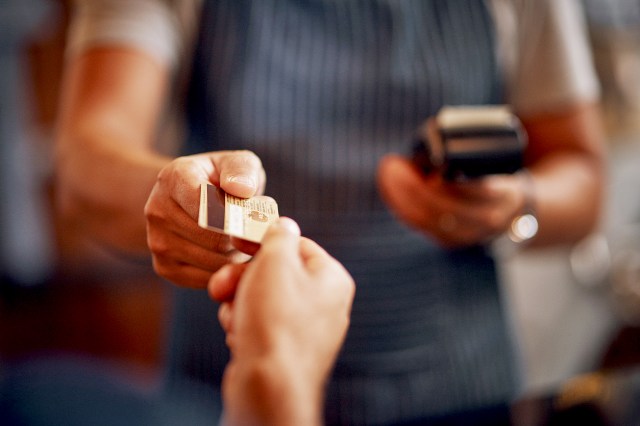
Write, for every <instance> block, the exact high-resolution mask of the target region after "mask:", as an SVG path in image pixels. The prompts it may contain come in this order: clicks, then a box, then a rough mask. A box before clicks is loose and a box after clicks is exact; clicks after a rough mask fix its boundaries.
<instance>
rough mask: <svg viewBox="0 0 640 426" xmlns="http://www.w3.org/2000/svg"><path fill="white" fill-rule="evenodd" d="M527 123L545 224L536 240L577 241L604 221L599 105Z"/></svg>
mask: <svg viewBox="0 0 640 426" xmlns="http://www.w3.org/2000/svg"><path fill="white" fill-rule="evenodd" d="M525 123H526V127H527V131H528V132H529V138H530V144H529V145H530V147H531V148H530V150H529V153H528V166H529V169H530V170H531V174H532V176H533V204H534V208H535V210H536V214H537V216H538V220H539V224H540V229H539V232H538V235H537V236H536V238H535V240H534V241H533V243H534V245H545V244H562V243H572V242H575V241H577V240H579V239H581V238H582V237H585V236H586V235H588V234H589V233H590V232H592V231H593V230H594V228H595V227H597V226H598V224H599V221H600V218H601V214H602V211H603V206H604V191H605V181H606V171H605V164H606V161H605V160H606V146H605V142H604V138H605V136H604V131H603V128H602V124H601V119H600V111H599V108H598V106H597V105H595V104H583V105H577V106H575V107H574V108H571V109H569V110H567V111H566V112H564V113H558V114H549V115H545V116H540V117H537V118H534V119H532V120H526V121H525Z"/></svg>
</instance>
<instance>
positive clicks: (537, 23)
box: [486, 0, 599, 112]
mask: <svg viewBox="0 0 640 426" xmlns="http://www.w3.org/2000/svg"><path fill="white" fill-rule="evenodd" d="M486 2H487V4H488V5H489V7H490V10H491V11H492V15H493V17H494V20H495V23H496V30H497V43H498V49H499V52H500V55H501V57H500V61H501V62H502V64H503V65H504V67H503V68H504V71H505V78H506V82H507V96H508V101H509V102H511V103H512V104H514V107H515V108H516V109H518V110H525V111H527V112H528V111H536V112H537V111H541V110H548V109H552V108H557V107H558V106H559V105H564V104H573V103H581V102H590V101H594V100H596V99H597V98H598V96H599V84H598V80H597V77H596V75H595V70H594V67H593V59H592V56H591V46H590V44H589V39H588V35H587V24H586V18H585V14H584V10H583V9H582V3H581V2H580V1H579V0H486Z"/></svg>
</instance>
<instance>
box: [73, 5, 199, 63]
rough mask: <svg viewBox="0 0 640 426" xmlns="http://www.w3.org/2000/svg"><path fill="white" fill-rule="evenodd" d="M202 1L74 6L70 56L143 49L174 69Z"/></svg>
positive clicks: (195, 21) (195, 24)
mask: <svg viewBox="0 0 640 426" xmlns="http://www.w3.org/2000/svg"><path fill="white" fill-rule="evenodd" d="M200 3H201V0H91V1H76V2H74V3H73V9H72V21H71V26H70V28H69V34H68V43H67V54H68V55H74V54H78V53H80V52H82V51H83V50H85V49H88V48H90V47H95V46H105V45H111V46H113V45H124V46H128V47H132V48H137V49H141V50H143V51H144V52H146V53H148V54H150V55H151V56H153V57H154V58H156V59H157V60H158V61H160V62H162V63H165V64H168V65H170V66H175V64H176V63H177V62H178V60H179V58H180V56H181V55H182V51H183V50H184V49H185V45H186V43H187V42H188V41H190V39H189V37H190V35H191V33H192V32H193V28H195V27H196V26H197V20H196V16H197V14H198V8H199V6H200Z"/></svg>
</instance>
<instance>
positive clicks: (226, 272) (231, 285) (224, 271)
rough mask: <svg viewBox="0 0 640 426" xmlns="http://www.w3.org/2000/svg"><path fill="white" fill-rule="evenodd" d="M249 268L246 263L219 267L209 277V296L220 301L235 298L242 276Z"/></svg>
mask: <svg viewBox="0 0 640 426" xmlns="http://www.w3.org/2000/svg"><path fill="white" fill-rule="evenodd" d="M246 268H247V264H246V263H240V264H233V265H231V264H230V265H225V266H223V267H222V268H220V269H218V270H217V271H216V272H215V273H214V274H213V275H212V276H211V278H210V279H209V285H208V291H209V296H211V298H213V299H214V300H217V301H218V302H225V301H228V300H231V299H233V297H234V296H235V293H236V290H237V288H238V282H240V277H241V276H242V274H243V273H244V271H245V269H246Z"/></svg>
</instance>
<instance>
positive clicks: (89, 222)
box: [56, 47, 169, 254]
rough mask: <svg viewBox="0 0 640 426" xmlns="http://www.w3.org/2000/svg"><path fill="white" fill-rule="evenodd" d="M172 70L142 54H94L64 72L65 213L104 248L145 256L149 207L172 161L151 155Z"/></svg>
mask: <svg viewBox="0 0 640 426" xmlns="http://www.w3.org/2000/svg"><path fill="white" fill-rule="evenodd" d="M167 86H168V69H167V67H166V66H164V65H162V64H160V63H158V62H157V61H155V60H154V59H153V58H152V57H150V56H149V55H147V54H145V53H144V52H141V51H137V50H134V49H128V48H125V47H109V48H95V49H91V50H88V51H87V52H85V53H83V54H82V55H79V56H77V57H74V58H72V59H71V60H70V62H69V64H68V65H67V68H66V70H65V77H64V79H63V84H62V98H61V104H60V114H59V117H58V123H57V132H56V163H57V164H56V169H57V185H56V190H57V192H58V194H57V195H58V199H59V205H60V207H61V212H62V213H63V214H64V215H65V216H66V217H67V218H68V219H70V220H73V221H74V223H76V224H78V225H79V226H80V227H81V228H82V229H83V231H86V232H87V233H88V234H89V235H90V236H91V237H93V238H95V239H97V240H98V241H99V242H101V243H105V244H107V245H109V246H112V247H115V248H117V249H119V250H124V251H126V252H129V253H135V254H142V253H144V254H146V253H148V249H147V246H146V236H145V227H146V224H145V223H146V222H145V217H144V205H145V202H146V200H147V197H148V196H149V193H150V191H151V188H152V187H153V184H154V182H155V180H156V176H157V174H158V172H159V171H160V169H161V168H162V167H163V166H164V165H165V164H166V163H167V162H168V161H169V159H168V158H164V157H162V156H160V155H159V154H156V153H155V152H154V151H153V147H154V138H155V137H156V132H157V129H158V121H159V117H160V115H161V112H162V108H163V107H162V105H164V103H165V99H166V93H167Z"/></svg>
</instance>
